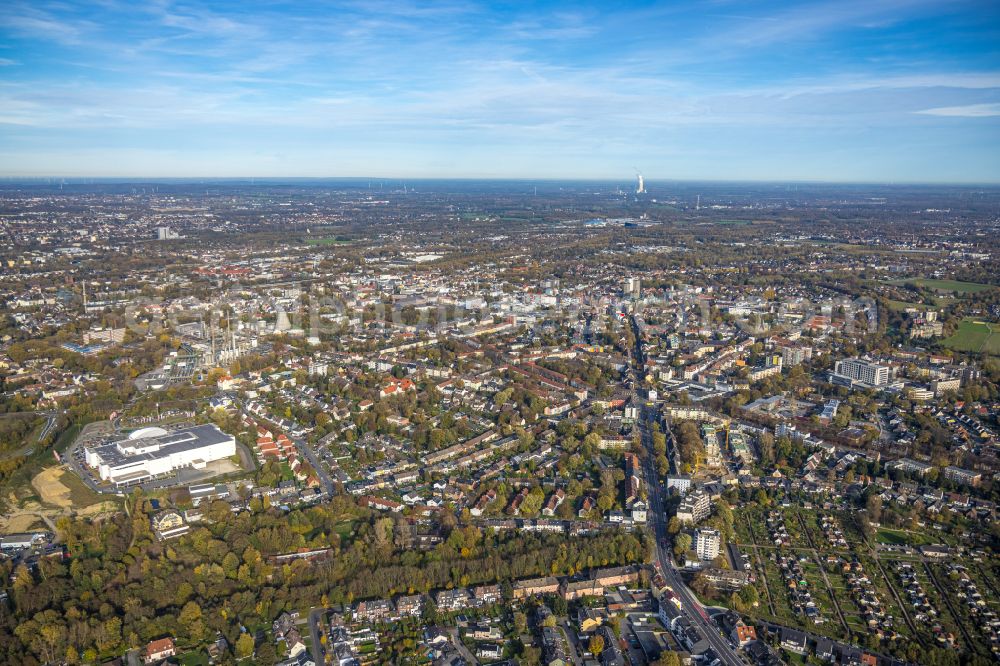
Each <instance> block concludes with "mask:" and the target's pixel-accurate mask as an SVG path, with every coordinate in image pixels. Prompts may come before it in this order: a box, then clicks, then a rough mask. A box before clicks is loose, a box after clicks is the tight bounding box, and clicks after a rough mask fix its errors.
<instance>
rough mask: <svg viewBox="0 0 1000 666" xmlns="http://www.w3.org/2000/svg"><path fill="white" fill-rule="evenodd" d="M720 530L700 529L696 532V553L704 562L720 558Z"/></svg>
mask: <svg viewBox="0 0 1000 666" xmlns="http://www.w3.org/2000/svg"><path fill="white" fill-rule="evenodd" d="M719 543H720V536H719V530H709V529H699V530H695V531H694V551H695V552H696V553H698V557H700V558H701V559H703V560H714V559H715V558H717V557H718V556H719Z"/></svg>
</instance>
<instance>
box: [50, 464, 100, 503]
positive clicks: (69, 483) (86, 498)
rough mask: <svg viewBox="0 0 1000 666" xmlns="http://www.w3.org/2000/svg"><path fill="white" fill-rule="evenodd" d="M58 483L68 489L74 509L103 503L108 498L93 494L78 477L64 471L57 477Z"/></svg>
mask: <svg viewBox="0 0 1000 666" xmlns="http://www.w3.org/2000/svg"><path fill="white" fill-rule="evenodd" d="M59 483H61V484H63V485H64V486H66V487H67V488H69V499H70V502H72V503H73V506H75V507H78V508H79V507H85V506H90V505H91V504H97V503H99V502H104V501H106V500H108V499H109V498H108V497H107V496H105V495H101V494H99V493H95V492H94V491H93V490H91V489H90V488H89V487H88V486H87V484H85V483H84V482H83V481H82V480H81V479H80V477H78V476H77V475H76V474H75V473H73V472H70V471H68V470H67V471H64V472H63V473H62V476H60V477H59Z"/></svg>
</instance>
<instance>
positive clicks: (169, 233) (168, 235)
mask: <svg viewBox="0 0 1000 666" xmlns="http://www.w3.org/2000/svg"><path fill="white" fill-rule="evenodd" d="M180 237H181V236H180V234H178V233H177V232H175V231H174V230H173V229H171V228H170V227H156V238H157V240H173V239H174V238H180Z"/></svg>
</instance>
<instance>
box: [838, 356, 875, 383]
mask: <svg viewBox="0 0 1000 666" xmlns="http://www.w3.org/2000/svg"><path fill="white" fill-rule="evenodd" d="M833 371H834V374H836V375H840V376H841V377H846V378H848V379H850V380H852V381H855V382H860V383H862V384H868V385H869V386H885V385H886V384H888V383H889V367H888V366H885V365H879V364H878V363H871V362H869V361H863V360H861V359H859V358H845V359H844V360H842V361H837V363H836V365H834V370H833Z"/></svg>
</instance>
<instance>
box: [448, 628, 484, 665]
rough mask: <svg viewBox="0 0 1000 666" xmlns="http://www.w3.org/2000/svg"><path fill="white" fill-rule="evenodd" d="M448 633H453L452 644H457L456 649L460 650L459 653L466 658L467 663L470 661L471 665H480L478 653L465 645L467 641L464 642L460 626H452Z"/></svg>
mask: <svg viewBox="0 0 1000 666" xmlns="http://www.w3.org/2000/svg"><path fill="white" fill-rule="evenodd" d="M448 634H449V635H451V642H452V644H453V645H454V646H455V649H456V650H458V653H459V654H460V655H462V658H463V659H465V661H466V663H468V664H469V666H479V660H478V659H476V655H474V654H472V652H470V651H469V648H467V647H465V643H463V642H462V637H461V636H459V634H458V628H457V627H452V628H451V629H448Z"/></svg>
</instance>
